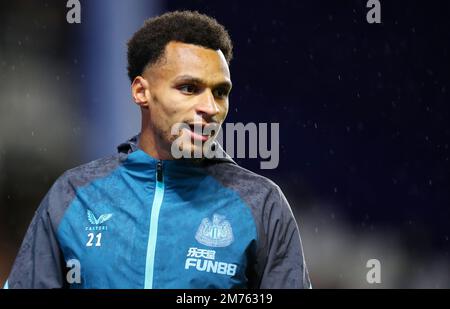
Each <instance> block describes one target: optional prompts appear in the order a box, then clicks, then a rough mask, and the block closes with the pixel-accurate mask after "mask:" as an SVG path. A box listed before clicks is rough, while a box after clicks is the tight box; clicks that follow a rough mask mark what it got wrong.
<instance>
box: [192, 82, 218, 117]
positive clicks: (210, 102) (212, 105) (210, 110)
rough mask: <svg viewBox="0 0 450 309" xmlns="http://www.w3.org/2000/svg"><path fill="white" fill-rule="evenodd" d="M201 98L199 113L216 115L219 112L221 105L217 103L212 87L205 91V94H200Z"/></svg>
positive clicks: (197, 107) (210, 115) (197, 109)
mask: <svg viewBox="0 0 450 309" xmlns="http://www.w3.org/2000/svg"><path fill="white" fill-rule="evenodd" d="M199 99H200V101H199V103H198V104H197V106H196V111H197V114H200V115H202V116H209V117H214V116H215V115H217V114H218V113H219V111H220V110H219V106H218V105H217V103H216V100H215V98H214V95H213V94H212V92H211V90H210V89H207V90H206V91H204V93H203V95H202V96H200V97H199Z"/></svg>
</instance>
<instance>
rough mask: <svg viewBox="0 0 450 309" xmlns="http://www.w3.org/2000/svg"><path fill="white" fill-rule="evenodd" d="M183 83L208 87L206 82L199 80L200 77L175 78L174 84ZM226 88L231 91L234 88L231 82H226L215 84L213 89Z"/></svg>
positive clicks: (185, 76)
mask: <svg viewBox="0 0 450 309" xmlns="http://www.w3.org/2000/svg"><path fill="white" fill-rule="evenodd" d="M181 82H185V83H186V82H189V83H194V84H199V85H207V84H208V83H207V82H206V81H205V80H203V79H201V78H198V77H194V76H191V75H181V76H178V77H177V78H175V80H174V83H181ZM224 86H225V87H227V88H228V89H231V87H232V83H231V81H228V80H225V81H223V82H219V83H216V84H214V87H213V88H218V87H224Z"/></svg>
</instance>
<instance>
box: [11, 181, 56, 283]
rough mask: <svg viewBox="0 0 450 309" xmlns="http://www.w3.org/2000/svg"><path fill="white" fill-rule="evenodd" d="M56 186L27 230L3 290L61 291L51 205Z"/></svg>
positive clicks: (42, 203) (54, 200)
mask: <svg viewBox="0 0 450 309" xmlns="http://www.w3.org/2000/svg"><path fill="white" fill-rule="evenodd" d="M59 195H60V193H58V185H57V184H55V185H54V186H53V187H52V189H50V191H49V192H48V193H47V195H46V196H45V198H44V200H43V201H42V202H41V204H40V206H39V208H38V210H37V211H36V213H35V215H34V217H33V220H32V222H31V224H30V226H29V227H28V230H27V232H26V235H25V238H24V240H23V242H22V245H21V247H20V249H19V253H18V255H17V257H16V259H15V261H14V264H13V267H12V270H11V273H10V274H9V277H8V280H7V282H6V284H5V287H7V288H9V289H14V288H19V289H20V288H22V289H32V288H43V289H47V288H62V287H63V286H64V279H63V278H64V268H63V265H64V264H63V263H64V262H63V257H62V253H61V249H60V246H59V244H58V240H57V238H56V226H55V222H54V219H55V218H54V213H53V212H52V208H53V207H52V204H55V203H58V200H59Z"/></svg>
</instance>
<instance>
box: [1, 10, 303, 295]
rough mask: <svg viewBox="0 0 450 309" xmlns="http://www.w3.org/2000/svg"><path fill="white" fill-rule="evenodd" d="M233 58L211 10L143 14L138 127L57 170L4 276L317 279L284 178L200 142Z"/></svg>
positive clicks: (12, 283)
mask: <svg viewBox="0 0 450 309" xmlns="http://www.w3.org/2000/svg"><path fill="white" fill-rule="evenodd" d="M231 58H232V43H231V40H230V37H229V35H228V33H227V32H226V30H225V29H224V28H223V26H221V25H220V24H218V23H217V21H215V20H214V19H212V18H210V17H208V16H205V15H201V14H199V13H197V12H189V11H184V12H172V13H166V14H164V15H162V16H159V17H156V18H152V19H149V20H147V21H146V22H145V24H144V26H143V27H142V28H141V29H140V30H139V31H138V32H136V33H135V34H134V36H133V37H132V38H131V40H130V41H129V43H128V63H129V66H128V72H129V77H130V79H131V82H132V84H131V89H132V96H133V99H134V101H135V103H136V104H137V105H138V106H139V107H140V109H141V112H142V127H141V132H140V134H139V135H137V136H135V137H134V138H132V139H130V140H129V141H128V142H126V143H124V144H122V145H120V146H119V147H118V150H119V153H118V154H117V155H114V156H111V157H108V158H103V159H99V160H96V161H93V162H91V163H88V164H85V165H82V166H80V167H76V168H74V169H72V170H69V171H67V172H65V173H64V174H63V175H62V176H61V177H60V178H59V179H58V180H57V181H56V182H55V184H54V185H53V186H52V188H51V189H50V191H49V192H48V193H47V195H46V197H45V198H44V200H43V201H42V203H41V205H40V207H39V209H38V210H37V212H36V214H35V216H34V218H33V221H32V223H31V225H30V227H29V229H28V232H27V234H26V236H25V239H24V241H23V244H22V246H21V248H20V251H19V253H18V256H17V258H16V261H15V263H14V266H13V268H12V271H11V274H10V275H9V278H8V281H7V287H9V288H61V287H72V288H246V287H248V288H310V282H309V277H308V272H307V268H306V265H305V261H304V257H303V252H302V245H301V240H300V236H299V232H298V228H297V225H296V222H295V219H294V217H293V215H292V211H291V209H290V207H289V205H288V202H287V201H286V199H285V197H284V195H283V193H282V192H281V190H280V188H279V187H278V186H277V185H275V184H274V183H273V182H271V181H270V180H268V179H266V178H264V177H262V176H259V175H257V174H254V173H252V172H250V171H248V170H245V169H243V168H241V167H239V166H238V165H237V164H236V163H235V162H233V161H232V160H231V159H230V158H229V156H227V155H226V154H225V153H223V150H222V149H221V148H220V147H219V145H218V143H213V144H212V147H211V149H215V153H216V155H215V156H213V157H210V156H207V154H208V152H207V150H205V149H206V148H204V147H202V146H204V144H205V143H207V142H209V141H214V139H215V137H216V136H217V132H216V131H217V127H218V126H220V125H221V124H222V123H223V121H224V120H225V117H226V115H227V112H228V96H229V93H230V90H231V79H230V72H229V68H228V64H229V62H230V60H231ZM105 108H107V106H105ZM199 127H200V128H201V130H200V131H198V130H197V129H198V128H199ZM211 127H212V128H213V129H214V128H216V130H206V129H208V128H209V129H211ZM199 132H200V133H199ZM205 132H208V133H205ZM199 145H200V146H199ZM175 150H181V151H182V153H183V154H184V156H183V157H182V158H181V159H175V158H176V156H175V155H174V153H175V152H176V151H175ZM198 153H200V157H201V158H200V159H195V158H186V154H194V155H195V154H198ZM220 153H221V154H222V155H221V156H220V155H217V154H220ZM188 157H189V156H188Z"/></svg>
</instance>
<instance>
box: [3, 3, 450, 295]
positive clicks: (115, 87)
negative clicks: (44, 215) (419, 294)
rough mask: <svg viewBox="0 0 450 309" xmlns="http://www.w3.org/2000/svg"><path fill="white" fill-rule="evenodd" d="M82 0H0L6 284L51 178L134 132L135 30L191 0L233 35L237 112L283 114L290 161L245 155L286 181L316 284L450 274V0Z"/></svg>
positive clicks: (425, 279) (283, 156)
mask: <svg viewBox="0 0 450 309" xmlns="http://www.w3.org/2000/svg"><path fill="white" fill-rule="evenodd" d="M80 2H81V24H68V23H67V21H66V14H67V11H68V10H69V9H67V8H66V1H65V0H59V1H43V0H36V1H26V0H18V1H2V2H1V3H0V284H3V282H4V281H5V280H6V277H7V276H8V273H9V270H10V268H11V265H12V262H13V260H14V257H15V255H16V254H17V250H18V248H19V246H20V243H21V241H22V238H23V236H24V234H25V232H26V228H27V226H28V224H29V222H30V220H31V218H32V216H33V214H34V211H35V210H36V208H37V206H38V205H39V202H40V200H41V199H42V198H43V196H44V195H45V193H46V192H47V190H48V189H49V187H50V186H51V184H52V183H53V181H55V179H56V178H57V177H58V176H59V175H60V174H61V173H62V172H63V171H64V170H66V169H69V168H71V167H74V166H76V165H78V164H81V163H84V162H88V161H91V160H94V159H96V158H98V157H100V156H104V155H109V154H112V153H114V152H115V146H116V145H117V144H119V143H121V142H122V141H123V140H125V139H127V138H128V137H130V136H131V135H133V134H134V133H137V132H138V130H139V128H140V118H139V111H138V109H137V108H136V107H135V106H134V105H133V103H132V100H131V95H130V89H129V81H128V80H127V76H126V41H127V40H128V38H129V37H130V36H131V35H132V34H133V32H134V31H136V30H137V29H138V28H139V27H140V25H141V24H142V23H143V21H144V19H145V18H148V17H151V16H155V15H158V14H160V13H162V12H165V11H168V10H175V9H190V10H198V11H200V12H203V13H206V14H209V15H211V16H213V17H215V18H217V19H218V21H219V22H221V23H222V24H224V25H225V27H226V28H227V29H228V30H229V32H230V34H231V37H232V39H233V42H234V46H235V49H234V55H235V56H234V60H233V61H232V64H231V73H232V80H233V92H232V96H231V101H230V111H229V116H228V119H227V121H228V122H231V123H236V122H243V123H249V122H255V123H264V122H266V123H272V122H278V123H280V164H279V166H278V168H276V169H274V170H261V169H260V165H259V164H260V159H247V160H241V159H237V161H238V162H239V163H240V164H241V165H243V166H244V167H246V168H249V169H251V170H253V171H255V172H257V173H259V174H262V175H265V176H267V177H269V178H271V179H272V180H274V181H275V182H276V183H278V184H279V185H280V187H281V188H282V189H283V191H284V192H285V195H286V196H287V198H288V200H289V201H290V204H291V206H292V208H293V210H294V213H295V215H296V217H297V219H298V222H299V226H300V231H301V234H302V238H303V245H304V249H305V254H306V260H307V263H308V266H309V270H310V275H311V279H312V282H313V287H315V288H449V287H450V257H449V248H450V241H449V236H450V231H449V223H450V210H449V208H450V194H449V189H450V163H449V157H450V151H449V142H450V138H449V137H450V125H449V120H450V115H449V110H450V107H449V104H450V95H449V92H450V65H449V64H450V63H449V62H450V61H449V56H450V53H449V48H450V20H449V18H448V16H449V13H450V3H449V2H448V1H433V2H428V1H423V0H422V1H406V0H402V1H381V20H382V23H381V24H368V23H367V21H366V13H367V11H368V10H369V9H368V8H366V2H367V1H356V0H346V1H338V0H334V1H332V0H329V1H318V0H314V1H313V0H310V1H284V0H278V1H236V0H234V1H227V2H225V1H190V0H183V1H181V0H171V1H168V0H158V1H156V0H155V1H146V0H130V1H121V0H90V1H80ZM373 258H375V259H378V260H380V262H381V278H382V283H381V284H368V283H367V281H366V273H367V271H368V270H369V269H368V268H366V262H367V260H369V259H373Z"/></svg>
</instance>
